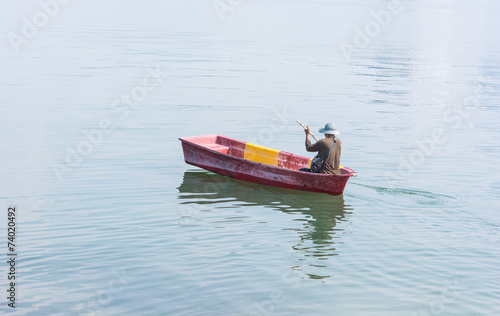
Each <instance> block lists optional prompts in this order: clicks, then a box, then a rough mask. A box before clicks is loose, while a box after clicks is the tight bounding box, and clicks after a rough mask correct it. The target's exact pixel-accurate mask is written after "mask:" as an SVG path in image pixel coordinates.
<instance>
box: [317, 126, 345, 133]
mask: <svg viewBox="0 0 500 316" xmlns="http://www.w3.org/2000/svg"><path fill="white" fill-rule="evenodd" d="M318 131H319V132H320V133H322V134H331V135H340V132H339V130H338V129H337V127H335V124H333V123H326V125H325V127H324V128H320V129H319V130H318Z"/></svg>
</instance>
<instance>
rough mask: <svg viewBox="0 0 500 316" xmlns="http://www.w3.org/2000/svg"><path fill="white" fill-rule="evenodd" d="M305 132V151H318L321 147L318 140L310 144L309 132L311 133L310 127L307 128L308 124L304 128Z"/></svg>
mask: <svg viewBox="0 0 500 316" xmlns="http://www.w3.org/2000/svg"><path fill="white" fill-rule="evenodd" d="M305 132H306V150H307V151H319V150H320V149H321V144H320V142H319V141H318V142H316V143H314V145H311V141H310V140H309V134H311V129H309V126H307V128H306V129H305Z"/></svg>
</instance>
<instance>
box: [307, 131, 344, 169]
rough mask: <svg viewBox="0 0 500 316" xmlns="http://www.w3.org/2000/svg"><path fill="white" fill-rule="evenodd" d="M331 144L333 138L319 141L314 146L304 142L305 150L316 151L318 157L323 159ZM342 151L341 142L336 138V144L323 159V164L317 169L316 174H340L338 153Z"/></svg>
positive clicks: (309, 142)
mask: <svg viewBox="0 0 500 316" xmlns="http://www.w3.org/2000/svg"><path fill="white" fill-rule="evenodd" d="M332 144H333V138H323V139H320V140H319V141H318V142H317V143H315V144H314V145H311V141H309V140H306V150H307V151H318V152H319V157H320V158H323V156H324V155H325V154H326V152H327V151H328V149H330V147H331V146H332ZM341 150H342V142H341V141H340V139H338V138H337V142H336V143H335V146H333V148H332V150H330V153H329V154H328V156H327V157H326V158H325V159H324V163H323V165H322V166H321V168H320V169H319V172H318V173H327V174H339V173H340V152H341Z"/></svg>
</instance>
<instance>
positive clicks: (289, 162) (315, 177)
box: [179, 135, 357, 195]
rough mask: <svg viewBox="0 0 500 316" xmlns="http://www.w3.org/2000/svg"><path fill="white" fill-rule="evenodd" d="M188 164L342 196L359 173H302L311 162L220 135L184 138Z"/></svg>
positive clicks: (290, 187)
mask: <svg viewBox="0 0 500 316" xmlns="http://www.w3.org/2000/svg"><path fill="white" fill-rule="evenodd" d="M179 140H180V141H181V142H182V149H183V151H184V160H185V161H186V163H188V164H191V165H194V166H197V167H200V168H203V169H205V170H209V171H212V172H215V173H218V174H221V175H225V176H228V177H232V178H235V179H240V180H245V181H250V182H254V183H259V184H265V185H271V186H275V187H281V188H288V189H294V190H301V191H311V192H321V193H328V194H332V195H340V194H342V193H343V192H344V188H345V186H346V184H347V181H348V180H349V178H350V177H352V176H357V173H356V172H355V171H354V170H352V169H349V168H346V167H343V166H341V167H340V174H338V175H334V174H321V173H311V172H303V171H299V169H301V168H310V166H311V161H312V158H308V157H304V156H299V155H295V154H291V153H288V152H285V151H280V150H276V149H272V148H268V147H263V146H259V145H255V144H251V143H247V142H244V141H240V140H237V139H234V138H230V137H226V136H221V135H203V136H192V137H181V138H179Z"/></svg>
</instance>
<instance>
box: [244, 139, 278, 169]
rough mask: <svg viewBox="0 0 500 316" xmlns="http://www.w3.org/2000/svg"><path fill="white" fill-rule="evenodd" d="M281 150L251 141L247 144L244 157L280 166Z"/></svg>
mask: <svg viewBox="0 0 500 316" xmlns="http://www.w3.org/2000/svg"><path fill="white" fill-rule="evenodd" d="M279 155H280V151H279V150H276V149H272V148H268V147H264V146H259V145H255V144H251V143H246V144H245V155H244V156H243V158H244V159H247V160H250V161H255V162H260V163H263V164H266V165H271V166H278V159H279Z"/></svg>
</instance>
